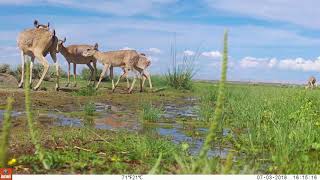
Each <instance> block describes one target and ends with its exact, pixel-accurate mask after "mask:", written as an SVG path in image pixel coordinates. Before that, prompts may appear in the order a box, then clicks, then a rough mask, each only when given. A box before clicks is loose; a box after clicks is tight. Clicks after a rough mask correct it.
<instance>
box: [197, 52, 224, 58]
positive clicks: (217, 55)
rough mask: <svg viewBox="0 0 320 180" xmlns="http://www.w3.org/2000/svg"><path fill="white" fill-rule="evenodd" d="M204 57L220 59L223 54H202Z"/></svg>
mask: <svg viewBox="0 0 320 180" xmlns="http://www.w3.org/2000/svg"><path fill="white" fill-rule="evenodd" d="M201 55H202V56H205V57H210V58H220V57H221V56H222V54H221V53H220V52H219V51H208V52H203V53H201Z"/></svg>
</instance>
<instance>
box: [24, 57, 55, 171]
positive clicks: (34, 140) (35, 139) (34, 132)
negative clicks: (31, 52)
mask: <svg viewBox="0 0 320 180" xmlns="http://www.w3.org/2000/svg"><path fill="white" fill-rule="evenodd" d="M25 79H26V81H25V85H24V95H25V108H26V114H27V122H28V127H29V132H30V136H31V141H32V143H33V145H34V146H35V149H36V154H37V155H38V157H39V160H40V161H41V163H42V165H43V167H44V168H45V169H47V170H48V169H50V166H49V164H48V163H47V162H46V160H45V153H44V150H43V149H42V147H41V144H40V140H39V139H38V138H39V137H40V136H39V133H38V131H37V129H36V127H35V123H34V121H33V114H32V109H31V95H30V62H28V63H27V66H26V77H25Z"/></svg>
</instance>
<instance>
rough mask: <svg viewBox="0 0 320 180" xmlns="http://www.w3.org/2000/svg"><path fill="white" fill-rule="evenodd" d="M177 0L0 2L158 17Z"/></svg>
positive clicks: (9, 0)
mask: <svg viewBox="0 0 320 180" xmlns="http://www.w3.org/2000/svg"><path fill="white" fill-rule="evenodd" d="M176 1H177V0H134V1H132V0H117V1H114V0H113V1H111V0H109V1H105V0H91V1H87V0H41V1H39V0H1V1H0V4H14V5H25V6H28V5H30V6H32V5H54V6H64V7H70V8H75V9H81V10H86V11H94V12H100V13H107V14H113V15H117V16H134V15H148V16H153V17H159V16H161V15H163V13H161V10H162V9H163V8H166V7H167V6H169V5H172V4H175V2H176Z"/></svg>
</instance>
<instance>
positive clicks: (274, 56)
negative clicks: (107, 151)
mask: <svg viewBox="0 0 320 180" xmlns="http://www.w3.org/2000/svg"><path fill="white" fill-rule="evenodd" d="M317 7H320V2H319V1H316V0H305V1H300V0H259V1H252V0H241V1H240V0H198V1H189V0H105V1H100V0H92V1H88V0H85V1H84V0H1V1H0V8H1V11H0V63H9V64H13V65H15V66H17V65H18V64H20V58H19V50H18V49H17V45H16V38H17V35H18V33H19V32H20V31H22V30H23V29H25V28H30V27H32V24H33V20H34V19H38V20H39V21H40V22H41V23H46V22H48V21H49V22H50V24H51V27H53V28H54V29H55V30H56V32H57V35H58V37H59V38H61V39H62V38H64V37H66V38H67V42H66V44H67V45H68V44H94V43H95V42H98V43H99V45H100V50H101V51H108V50H118V49H128V48H131V49H136V50H138V51H141V52H144V53H146V54H147V55H148V56H150V57H151V59H152V64H151V67H150V71H151V73H152V74H162V73H165V72H166V71H167V69H168V67H169V65H170V45H171V43H172V42H173V40H174V37H175V36H176V44H177V53H178V56H179V57H178V59H182V56H189V57H190V59H192V57H193V56H194V55H196V56H198V58H196V61H195V62H194V64H195V67H196V68H197V69H198V73H197V75H196V77H195V78H197V79H218V78H219V72H220V62H221V54H220V52H221V50H222V36H223V32H224V30H225V29H228V30H229V35H230V36H229V56H230V59H229V61H230V63H229V73H228V79H229V80H242V81H248V80H250V81H266V82H290V83H303V82H305V81H306V79H307V78H308V77H309V76H310V75H314V76H316V77H317V76H319V75H320V73H318V72H320V57H319V56H320V21H319V19H317V17H320V11H318V9H317ZM47 58H48V59H49V62H50V63H52V60H51V58H50V57H49V56H47ZM59 62H60V64H61V66H62V67H63V68H65V67H66V61H65V59H64V58H63V57H62V56H59Z"/></svg>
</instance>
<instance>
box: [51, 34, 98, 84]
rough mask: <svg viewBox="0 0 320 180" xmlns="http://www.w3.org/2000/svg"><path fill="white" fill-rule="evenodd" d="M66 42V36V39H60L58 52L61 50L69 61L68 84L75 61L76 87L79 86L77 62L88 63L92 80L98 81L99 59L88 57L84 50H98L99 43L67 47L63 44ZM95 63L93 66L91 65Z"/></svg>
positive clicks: (74, 75) (74, 77) (74, 76)
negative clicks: (71, 65) (84, 54)
mask: <svg viewBox="0 0 320 180" xmlns="http://www.w3.org/2000/svg"><path fill="white" fill-rule="evenodd" d="M65 42H66V38H64V40H63V41H62V40H59V41H58V45H57V52H60V53H61V54H62V55H63V56H64V58H65V59H66V60H67V62H68V83H67V85H66V86H69V84H70V63H73V79H74V82H75V84H74V87H75V86H77V81H76V80H77V70H76V68H77V64H86V65H87V66H88V67H89V68H90V71H91V76H90V77H91V78H90V79H91V80H94V83H95V82H96V74H97V73H96V72H97V60H96V59H95V58H94V57H92V56H91V57H90V56H89V57H86V56H83V55H82V52H83V51H84V50H87V49H90V50H98V44H97V43H96V44H95V45H93V46H91V45H70V46H67V47H65V46H64V45H63V44H64V43H65ZM91 63H92V64H93V67H92V66H91Z"/></svg>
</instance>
